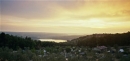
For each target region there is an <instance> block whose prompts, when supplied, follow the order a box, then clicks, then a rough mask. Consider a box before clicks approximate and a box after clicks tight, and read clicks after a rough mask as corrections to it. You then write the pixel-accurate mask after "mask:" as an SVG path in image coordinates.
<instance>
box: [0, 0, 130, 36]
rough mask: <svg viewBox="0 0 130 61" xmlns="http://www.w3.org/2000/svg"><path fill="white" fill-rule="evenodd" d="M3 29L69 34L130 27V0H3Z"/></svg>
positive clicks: (124, 30) (112, 30)
mask: <svg viewBox="0 0 130 61" xmlns="http://www.w3.org/2000/svg"><path fill="white" fill-rule="evenodd" d="M0 2H1V3H0V12H1V14H0V15H1V19H0V21H1V23H0V26H1V28H0V29H1V30H2V31H13V32H51V33H66V34H75V35H77V34H92V33H115V32H127V31H129V30H130V8H129V6H130V0H17V1H16V0H10V1H9V0H0Z"/></svg>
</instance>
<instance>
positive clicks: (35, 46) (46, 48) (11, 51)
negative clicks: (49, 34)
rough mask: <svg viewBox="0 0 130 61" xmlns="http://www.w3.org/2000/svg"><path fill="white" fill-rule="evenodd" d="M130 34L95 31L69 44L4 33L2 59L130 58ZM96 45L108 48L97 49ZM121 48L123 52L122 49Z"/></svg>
mask: <svg viewBox="0 0 130 61" xmlns="http://www.w3.org/2000/svg"><path fill="white" fill-rule="evenodd" d="M129 37H130V32H127V33H122V34H101V35H100V36H99V35H97V34H93V35H91V36H84V37H79V38H77V39H74V40H72V41H69V42H66V43H55V42H41V41H39V40H32V39H31V38H30V37H25V38H23V37H18V36H13V35H9V34H5V33H4V32H2V33H1V34H0V61H130V47H129V46H130V38H129ZM73 43H74V44H73ZM97 45H98V46H102V45H104V46H108V47H107V48H106V49H100V50H95V49H94V48H96V47H95V46H97ZM119 49H123V50H124V52H119ZM108 51H110V52H108Z"/></svg>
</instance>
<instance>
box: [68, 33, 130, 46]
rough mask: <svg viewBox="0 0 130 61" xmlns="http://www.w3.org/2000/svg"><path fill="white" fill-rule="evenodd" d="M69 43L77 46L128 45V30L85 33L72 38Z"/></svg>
mask: <svg viewBox="0 0 130 61" xmlns="http://www.w3.org/2000/svg"><path fill="white" fill-rule="evenodd" d="M69 43H71V44H75V45H78V46H102V45H105V46H114V45H119V46H128V45H130V32H126V33H116V34H106V33H103V34H92V35H86V36H81V37H78V38H75V39H72V40H71V41H70V42H69Z"/></svg>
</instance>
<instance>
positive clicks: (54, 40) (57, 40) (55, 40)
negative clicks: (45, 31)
mask: <svg viewBox="0 0 130 61" xmlns="http://www.w3.org/2000/svg"><path fill="white" fill-rule="evenodd" d="M38 40H40V41H53V42H57V43H59V42H66V41H67V40H60V39H38Z"/></svg>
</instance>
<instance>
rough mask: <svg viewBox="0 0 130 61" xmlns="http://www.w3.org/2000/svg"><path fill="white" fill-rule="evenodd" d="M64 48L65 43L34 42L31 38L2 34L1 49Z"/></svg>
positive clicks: (0, 37)
mask: <svg viewBox="0 0 130 61" xmlns="http://www.w3.org/2000/svg"><path fill="white" fill-rule="evenodd" d="M59 45H60V46H61V45H62V46H63V45H65V44H64V43H55V42H41V41H39V40H33V39H31V38H30V37H22V36H21V37H18V36H14V35H9V34H5V33H4V32H2V33H0V47H8V48H11V49H14V50H17V49H19V48H22V49H24V48H25V47H28V48H30V49H40V48H41V47H46V46H47V47H48V46H59Z"/></svg>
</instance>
